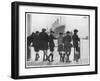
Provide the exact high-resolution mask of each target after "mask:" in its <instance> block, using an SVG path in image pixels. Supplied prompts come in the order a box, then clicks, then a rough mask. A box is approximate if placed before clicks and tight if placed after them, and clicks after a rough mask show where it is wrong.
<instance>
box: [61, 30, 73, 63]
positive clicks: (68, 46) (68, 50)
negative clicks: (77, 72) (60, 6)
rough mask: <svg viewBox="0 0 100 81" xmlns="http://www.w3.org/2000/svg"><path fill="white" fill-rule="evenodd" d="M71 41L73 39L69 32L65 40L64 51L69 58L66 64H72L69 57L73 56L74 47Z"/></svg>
mask: <svg viewBox="0 0 100 81" xmlns="http://www.w3.org/2000/svg"><path fill="white" fill-rule="evenodd" d="M71 40H72V38H71V35H70V32H69V31H67V32H66V36H65V37H64V38H63V43H64V51H65V55H66V56H67V58H66V62H70V60H69V56H70V54H71V47H72V44H71Z"/></svg>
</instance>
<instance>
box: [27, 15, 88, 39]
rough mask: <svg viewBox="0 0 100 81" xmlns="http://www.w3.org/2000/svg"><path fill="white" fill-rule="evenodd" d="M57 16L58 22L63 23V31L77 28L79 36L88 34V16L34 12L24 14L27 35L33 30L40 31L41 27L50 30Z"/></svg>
mask: <svg viewBox="0 0 100 81" xmlns="http://www.w3.org/2000/svg"><path fill="white" fill-rule="evenodd" d="M57 18H60V23H61V24H64V25H65V32H66V31H67V30H69V31H73V30H74V29H78V30H79V33H78V34H79V36H80V37H85V36H89V16H77V15H55V14H36V13H27V14H26V28H27V35H30V34H31V33H32V32H35V31H40V32H41V29H42V28H46V29H47V30H50V28H51V27H52V24H53V23H54V22H55V21H56V20H57Z"/></svg>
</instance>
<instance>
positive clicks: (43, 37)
mask: <svg viewBox="0 0 100 81" xmlns="http://www.w3.org/2000/svg"><path fill="white" fill-rule="evenodd" d="M39 38H40V42H39V46H40V50H47V49H48V42H49V40H48V34H47V33H46V32H41V33H40V34H39Z"/></svg>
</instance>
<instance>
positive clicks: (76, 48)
mask: <svg viewBox="0 0 100 81" xmlns="http://www.w3.org/2000/svg"><path fill="white" fill-rule="evenodd" d="M77 33H78V30H77V29H75V30H74V35H73V36H72V39H73V46H74V60H75V61H76V62H78V59H79V58H80V47H79V43H80V38H79V37H78V35H77Z"/></svg>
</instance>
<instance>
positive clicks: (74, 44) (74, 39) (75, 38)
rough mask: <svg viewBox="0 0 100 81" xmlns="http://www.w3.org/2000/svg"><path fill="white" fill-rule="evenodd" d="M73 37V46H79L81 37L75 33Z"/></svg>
mask: <svg viewBox="0 0 100 81" xmlns="http://www.w3.org/2000/svg"><path fill="white" fill-rule="evenodd" d="M72 39H73V46H74V47H75V48H77V47H78V42H79V41H80V38H79V37H78V35H76V34H74V35H73V36H72Z"/></svg>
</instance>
